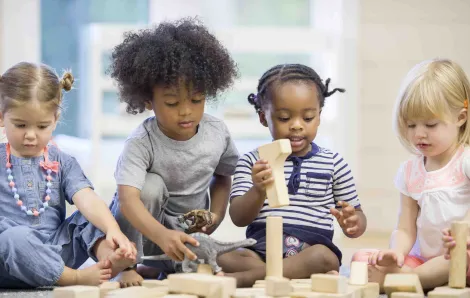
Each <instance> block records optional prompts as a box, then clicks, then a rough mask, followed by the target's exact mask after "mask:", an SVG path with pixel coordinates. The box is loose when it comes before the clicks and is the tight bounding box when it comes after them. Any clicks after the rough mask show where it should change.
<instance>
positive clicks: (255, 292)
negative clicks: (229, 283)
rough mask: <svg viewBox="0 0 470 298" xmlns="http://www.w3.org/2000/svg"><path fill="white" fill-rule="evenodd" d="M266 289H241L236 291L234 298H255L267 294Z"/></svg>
mask: <svg viewBox="0 0 470 298" xmlns="http://www.w3.org/2000/svg"><path fill="white" fill-rule="evenodd" d="M265 291H266V290H265V289H264V288H257V289H255V288H240V289H236V290H235V294H233V295H232V298H255V297H259V296H263V295H264V294H265Z"/></svg>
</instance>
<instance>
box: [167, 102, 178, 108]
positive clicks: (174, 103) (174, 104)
mask: <svg viewBox="0 0 470 298" xmlns="http://www.w3.org/2000/svg"><path fill="white" fill-rule="evenodd" d="M165 104H166V105H167V106H169V107H175V106H176V105H177V104H178V102H166V103H165Z"/></svg>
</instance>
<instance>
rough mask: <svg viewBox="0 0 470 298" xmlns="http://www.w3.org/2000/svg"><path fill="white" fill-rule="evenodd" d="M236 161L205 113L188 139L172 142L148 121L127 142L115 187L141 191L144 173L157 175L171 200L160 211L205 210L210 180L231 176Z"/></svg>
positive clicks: (227, 138) (219, 127)
mask: <svg viewBox="0 0 470 298" xmlns="http://www.w3.org/2000/svg"><path fill="white" fill-rule="evenodd" d="M238 157H239V154H238V150H237V148H236V147H235V144H234V142H233V140H232V138H231V135H230V133H229V131H228V129H227V127H226V125H225V123H224V122H223V121H222V120H220V119H217V118H215V117H213V116H211V115H208V114H204V115H203V117H202V119H201V122H200V123H199V127H198V131H197V133H196V134H195V135H194V136H193V137H192V138H191V139H189V140H187V141H176V140H173V139H170V138H169V137H167V136H166V135H165V134H163V132H162V131H161V130H160V128H159V127H158V124H157V121H156V119H155V117H150V118H148V119H146V120H145V121H144V122H143V123H142V124H141V125H139V127H137V129H136V130H135V131H134V132H133V133H132V134H131V135H130V136H129V137H128V138H127V140H126V142H125V146H124V150H123V152H122V153H121V156H120V157H119V160H118V163H117V167H116V172H115V175H114V176H115V178H116V182H117V184H118V185H128V186H133V187H135V188H138V189H140V190H142V187H143V186H144V182H145V175H146V173H147V172H151V173H156V174H158V175H160V176H161V177H162V179H163V181H164V182H165V184H166V187H167V189H168V193H169V196H170V198H169V200H168V205H167V207H166V210H165V211H166V212H167V213H169V214H181V213H185V212H188V211H190V210H193V209H201V208H207V200H208V189H209V185H210V182H211V179H212V177H213V175H214V174H218V175H222V176H231V175H233V173H234V172H235V167H236V164H237V161H238Z"/></svg>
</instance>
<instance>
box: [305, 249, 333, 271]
mask: <svg viewBox="0 0 470 298" xmlns="http://www.w3.org/2000/svg"><path fill="white" fill-rule="evenodd" d="M306 265H307V266H308V267H309V268H319V269H320V271H321V272H329V271H332V270H336V271H338V270H339V265H340V262H339V259H338V256H337V255H336V254H335V253H334V252H333V251H332V250H331V249H329V248H328V247H327V246H325V245H321V244H317V245H314V246H312V249H311V255H310V256H309V258H308V260H307V262H306Z"/></svg>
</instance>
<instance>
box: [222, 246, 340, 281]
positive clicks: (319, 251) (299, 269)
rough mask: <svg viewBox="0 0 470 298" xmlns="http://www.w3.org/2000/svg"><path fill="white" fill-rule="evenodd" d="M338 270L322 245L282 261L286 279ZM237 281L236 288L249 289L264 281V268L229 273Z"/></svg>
mask: <svg viewBox="0 0 470 298" xmlns="http://www.w3.org/2000/svg"><path fill="white" fill-rule="evenodd" d="M338 269H339V260H338V257H337V256H336V255H335V254H334V253H333V252H332V251H331V250H330V249H329V248H328V247H326V246H324V245H313V246H310V247H308V248H306V249H304V250H303V251H301V252H300V253H299V254H297V255H294V256H291V257H289V258H286V259H284V260H283V275H284V276H285V277H287V278H291V279H292V278H308V277H310V275H312V274H313V273H326V272H329V271H332V270H338ZM227 276H233V277H235V278H236V279H237V287H251V286H253V284H254V283H255V281H256V280H259V279H264V278H265V276H266V266H257V267H254V268H252V269H250V270H247V271H244V272H236V273H229V274H227Z"/></svg>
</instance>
